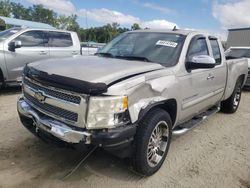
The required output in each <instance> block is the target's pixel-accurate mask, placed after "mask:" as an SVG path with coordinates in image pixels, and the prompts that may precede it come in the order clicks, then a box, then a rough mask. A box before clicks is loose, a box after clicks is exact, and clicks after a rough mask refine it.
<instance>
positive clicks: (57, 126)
mask: <svg viewBox="0 0 250 188" xmlns="http://www.w3.org/2000/svg"><path fill="white" fill-rule="evenodd" d="M17 110H18V112H19V115H20V116H22V117H26V118H30V119H32V120H33V126H35V128H36V131H38V130H39V129H41V130H42V131H45V132H47V133H49V134H51V135H53V136H54V137H56V138H58V139H59V140H62V141H65V142H67V143H80V142H84V143H85V144H90V136H91V134H90V133H89V132H86V131H77V130H74V129H72V128H71V127H69V126H68V125H66V124H64V123H61V122H59V121H56V120H53V119H51V118H49V117H48V116H44V115H43V114H41V113H39V112H38V111H36V110H35V109H33V108H32V107H31V106H30V105H29V104H28V103H27V102H25V100H24V99H23V98H20V99H19V100H18V102H17Z"/></svg>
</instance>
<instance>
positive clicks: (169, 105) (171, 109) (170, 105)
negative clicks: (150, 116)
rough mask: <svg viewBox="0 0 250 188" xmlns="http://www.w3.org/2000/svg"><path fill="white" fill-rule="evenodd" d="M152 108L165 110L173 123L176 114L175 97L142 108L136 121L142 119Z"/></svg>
mask: <svg viewBox="0 0 250 188" xmlns="http://www.w3.org/2000/svg"><path fill="white" fill-rule="evenodd" d="M154 108H161V109H163V110H165V111H167V112H168V113H169V115H170V118H171V120H172V124H173V125H174V123H175V121H176V115H177V102H176V100H175V99H169V100H166V101H161V102H158V103H155V104H153V105H150V106H148V107H147V108H146V109H144V110H142V111H141V112H140V114H139V118H138V121H140V120H142V119H143V117H145V115H146V114H147V113H148V112H149V111H150V110H152V109H154Z"/></svg>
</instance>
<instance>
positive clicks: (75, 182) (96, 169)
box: [0, 88, 250, 188]
mask: <svg viewBox="0 0 250 188" xmlns="http://www.w3.org/2000/svg"><path fill="white" fill-rule="evenodd" d="M19 93H20V89H19V88H14V89H8V90H4V91H0V126H1V131H0V187H1V188H2V187H46V188H47V187H53V188H55V187H69V186H70V187H88V188H90V187H102V188H106V187H107V188H108V187H109V188H116V187H128V188H132V187H144V188H146V187H154V188H156V187H220V188H221V187H227V188H229V187H230V188H231V187H237V188H238V187H244V188H250V92H244V93H243V96H242V101H241V105H240V108H239V110H238V112H237V113H236V114H233V115H226V114H222V113H217V114H216V115H214V116H212V117H211V118H209V119H208V120H206V122H204V123H202V124H201V126H199V127H197V128H195V129H194V130H192V131H190V132H188V133H186V134H184V135H182V136H178V137H174V138H173V140H172V143H171V146H170V150H169V154H168V157H167V159H166V161H165V163H164V164H163V166H162V168H161V169H160V171H159V172H158V173H156V174H155V175H153V176H152V177H149V178H144V177H140V176H139V175H136V174H135V173H133V172H132V171H131V170H130V168H129V167H128V166H127V165H126V163H124V161H123V160H121V159H119V158H116V157H114V156H112V155H110V154H108V153H106V152H104V151H102V150H100V149H98V150H96V151H95V152H94V153H93V154H92V155H91V156H90V157H89V158H88V160H87V161H86V162H85V163H84V164H83V165H81V167H80V168H79V169H78V170H77V171H76V172H75V173H74V174H72V175H71V176H70V177H68V178H67V179H62V177H63V176H65V175H66V174H67V173H68V172H69V171H70V170H71V169H72V168H73V167H74V166H75V165H76V164H77V162H78V161H79V160H80V159H81V158H82V157H83V156H84V155H85V153H84V152H83V151H81V150H71V149H62V148H57V147H54V146H51V145H47V144H45V143H43V142H42V141H40V140H38V139H37V138H36V137H34V136H33V135H32V134H31V133H29V132H28V131H27V130H26V129H25V128H24V127H22V125H21V123H20V122H19V119H18V115H17V111H16V100H17V97H18V95H19Z"/></svg>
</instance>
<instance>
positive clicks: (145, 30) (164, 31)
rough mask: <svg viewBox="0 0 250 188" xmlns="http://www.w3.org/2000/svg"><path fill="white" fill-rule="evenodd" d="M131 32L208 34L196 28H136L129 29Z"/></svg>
mask: <svg viewBox="0 0 250 188" xmlns="http://www.w3.org/2000/svg"><path fill="white" fill-rule="evenodd" d="M129 32H132V33H134V32H147V33H175V34H180V35H189V34H190V33H197V34H204V35H207V33H206V32H202V31H195V30H187V29H176V30H172V29H144V30H134V31H129Z"/></svg>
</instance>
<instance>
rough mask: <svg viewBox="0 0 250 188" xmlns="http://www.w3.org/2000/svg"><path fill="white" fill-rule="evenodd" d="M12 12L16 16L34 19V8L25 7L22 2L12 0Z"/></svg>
mask: <svg viewBox="0 0 250 188" xmlns="http://www.w3.org/2000/svg"><path fill="white" fill-rule="evenodd" d="M11 13H12V15H13V17H14V18H17V19H24V20H32V15H31V13H32V8H31V7H29V8H25V7H24V6H23V5H22V4H20V3H14V2H11Z"/></svg>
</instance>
